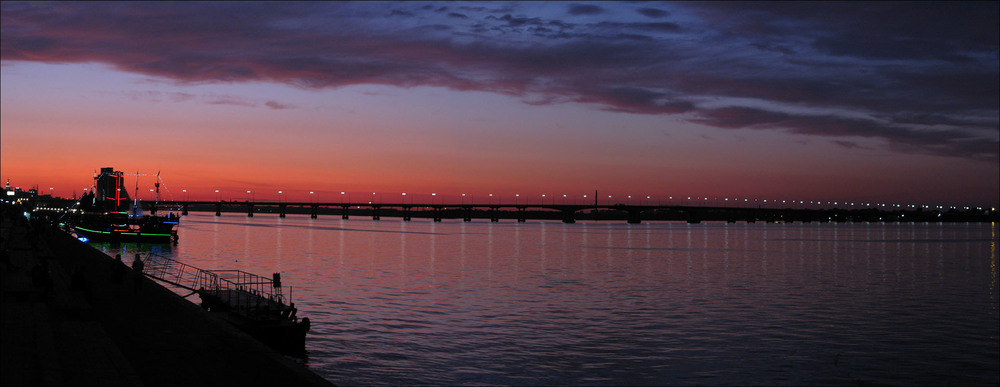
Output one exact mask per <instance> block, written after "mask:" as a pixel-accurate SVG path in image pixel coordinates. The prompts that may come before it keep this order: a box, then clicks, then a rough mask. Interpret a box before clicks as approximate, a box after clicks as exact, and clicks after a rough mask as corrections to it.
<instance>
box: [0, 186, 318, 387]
mask: <svg viewBox="0 0 1000 387" xmlns="http://www.w3.org/2000/svg"><path fill="white" fill-rule="evenodd" d="M2 210H3V214H2V216H3V222H2V227H0V238H2V239H0V242H2V246H0V250H2V252H3V259H2V262H0V268H2V272H0V274H2V303H3V308H2V345H0V348H2V366H3V368H2V372H0V384H2V385H4V386H20V385H102V386H223V385H225V386H228V385H239V386H283V385H303V386H329V385H331V384H330V383H329V382H328V381H326V380H324V379H323V378H321V377H319V376H317V375H316V374H314V373H312V372H311V371H309V370H308V369H306V368H305V367H303V366H302V365H300V364H297V363H296V362H294V361H293V360H291V359H289V358H287V357H285V356H284V355H281V354H280V353H278V352H276V351H274V350H273V349H271V348H269V347H267V346H265V345H264V344H262V343H260V342H258V341H257V340H255V339H253V338H251V337H250V336H248V335H247V334H245V333H243V332H242V331H240V330H238V329H236V328H235V327H233V326H231V325H229V324H227V323H225V322H224V321H222V320H220V319H218V318H216V317H215V316H213V315H211V314H210V313H207V312H206V311H204V310H202V309H201V308H199V307H198V306H197V305H195V304H193V303H192V302H190V301H188V300H186V299H184V298H182V297H181V296H179V295H177V294H175V293H173V292H171V291H170V290H168V289H166V288H164V287H163V286H160V285H159V284H158V283H156V282H154V281H153V280H151V279H149V278H147V277H145V276H144V275H141V274H140V273H138V272H136V271H133V270H132V269H131V268H129V267H127V265H126V262H130V261H131V259H128V258H126V261H125V262H122V261H116V260H115V259H113V258H110V257H108V256H107V255H105V254H103V253H101V252H100V251H98V250H96V249H94V248H92V247H90V246H89V245H87V244H85V243H82V242H79V241H77V240H76V239H74V238H73V237H71V236H70V235H68V234H66V233H64V232H61V231H59V230H57V229H56V228H55V227H54V226H53V225H52V224H51V223H49V222H46V221H45V220H44V219H38V218H34V219H32V220H31V221H28V220H27V219H25V218H24V217H23V216H22V215H21V211H20V209H19V208H16V207H13V206H6V205H5V206H3V209H2Z"/></svg>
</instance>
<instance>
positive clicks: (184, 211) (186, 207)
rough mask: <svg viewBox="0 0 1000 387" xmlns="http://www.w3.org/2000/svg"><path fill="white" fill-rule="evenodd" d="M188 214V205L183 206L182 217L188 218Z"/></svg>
mask: <svg viewBox="0 0 1000 387" xmlns="http://www.w3.org/2000/svg"><path fill="white" fill-rule="evenodd" d="M187 214H188V204H187V203H184V204H181V215H184V216H187Z"/></svg>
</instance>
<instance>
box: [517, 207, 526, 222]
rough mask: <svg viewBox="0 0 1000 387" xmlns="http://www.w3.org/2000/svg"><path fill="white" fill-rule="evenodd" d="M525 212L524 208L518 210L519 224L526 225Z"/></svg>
mask: <svg viewBox="0 0 1000 387" xmlns="http://www.w3.org/2000/svg"><path fill="white" fill-rule="evenodd" d="M524 210H525V208H524V207H518V208H517V222H518V223H524V219H525V218H524Z"/></svg>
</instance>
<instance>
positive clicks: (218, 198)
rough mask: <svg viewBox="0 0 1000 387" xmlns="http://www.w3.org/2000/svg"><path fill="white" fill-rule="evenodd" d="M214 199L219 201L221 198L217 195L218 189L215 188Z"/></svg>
mask: <svg viewBox="0 0 1000 387" xmlns="http://www.w3.org/2000/svg"><path fill="white" fill-rule="evenodd" d="M215 201H218V202H221V201H222V198H221V197H219V190H215Z"/></svg>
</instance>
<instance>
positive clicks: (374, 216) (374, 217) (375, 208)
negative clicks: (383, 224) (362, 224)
mask: <svg viewBox="0 0 1000 387" xmlns="http://www.w3.org/2000/svg"><path fill="white" fill-rule="evenodd" d="M380 208H382V206H372V220H381V219H382V217H381V216H379V215H378V210H379V209H380Z"/></svg>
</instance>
